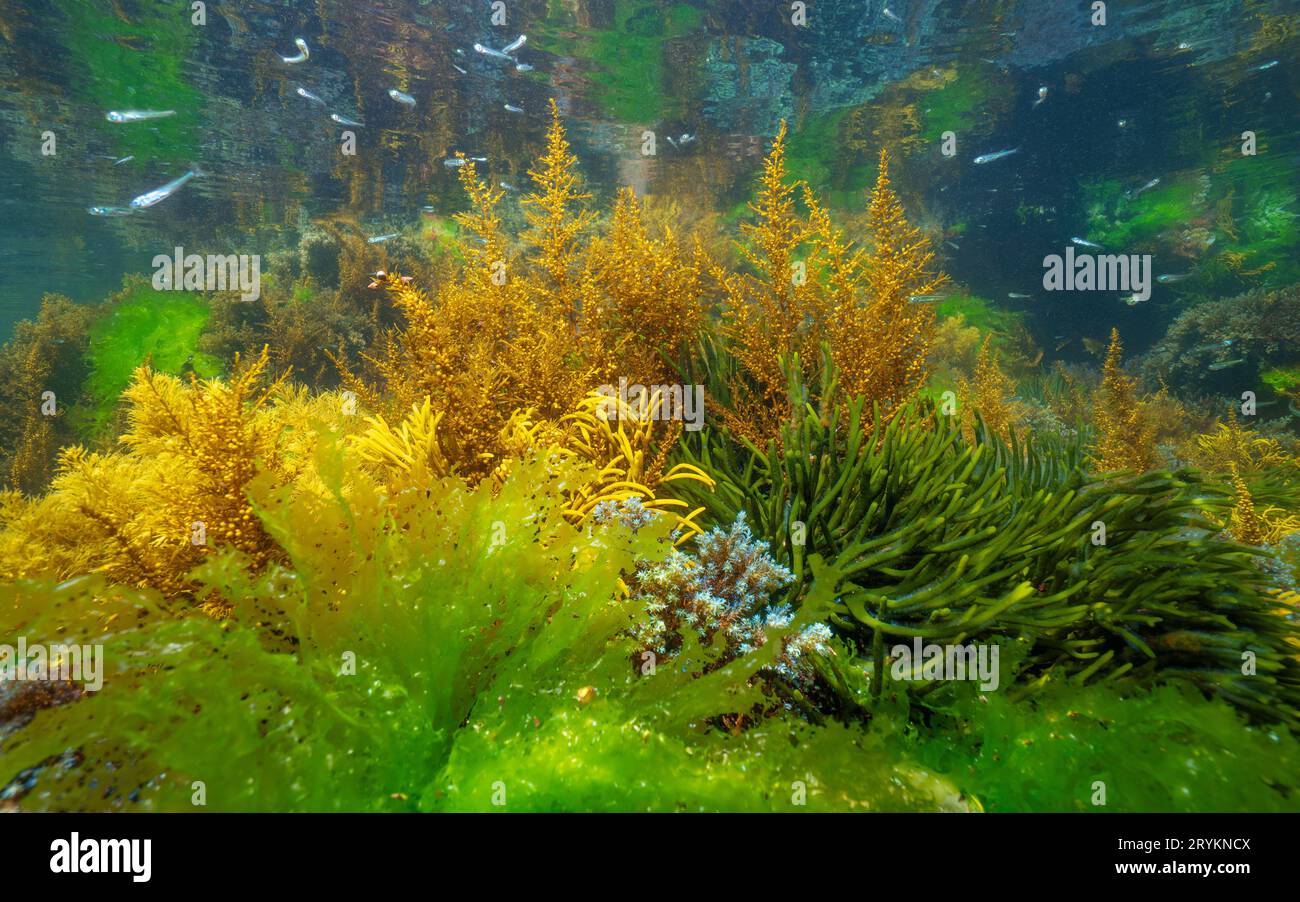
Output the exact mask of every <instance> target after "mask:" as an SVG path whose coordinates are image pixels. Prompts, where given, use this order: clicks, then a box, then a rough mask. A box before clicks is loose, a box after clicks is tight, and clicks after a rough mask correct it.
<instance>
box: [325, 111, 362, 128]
mask: <svg viewBox="0 0 1300 902" xmlns="http://www.w3.org/2000/svg"><path fill="white" fill-rule="evenodd" d="M330 118H331V119H333V120H334V121H335V122H337V123H338V124H339V125H351V126H355V127H357V128H363V127H364V126H365V123H364V122H358V121H357V120H355V119H349V118H348V117H347V116H340V115H339V114H338V113H330Z"/></svg>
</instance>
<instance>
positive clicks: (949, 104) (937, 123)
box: [919, 66, 992, 146]
mask: <svg viewBox="0 0 1300 902" xmlns="http://www.w3.org/2000/svg"><path fill="white" fill-rule="evenodd" d="M991 93H992V87H991V85H990V84H989V82H988V81H987V80H986V79H984V78H982V77H981V76H979V75H978V74H977V72H976V70H975V69H973V68H969V67H964V66H959V67H958V68H957V77H956V78H954V79H953V80H952V81H950V82H948V83H947V84H945V85H944V86H943V87H940V88H936V89H934V90H932V91H929V92H927V93H926V94H925V95H924V96H923V97H922V98H921V100H920V101H919V103H920V104H921V106H922V107H923V109H922V113H921V117H922V118H921V122H922V128H921V136H922V137H923V138H924V139H925V142H926V143H927V144H929V145H932V146H937V145H938V143H939V140H940V138H941V137H942V136H943V133H944V132H946V131H952V132H955V133H957V134H958V135H968V134H972V133H973V132H974V131H975V130H976V129H977V127H978V126H979V125H980V124H981V116H980V112H981V108H982V107H983V106H984V105H985V104H986V103H987V102H988V100H989V97H990V95H991Z"/></svg>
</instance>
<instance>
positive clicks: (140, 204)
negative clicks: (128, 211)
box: [131, 169, 199, 210]
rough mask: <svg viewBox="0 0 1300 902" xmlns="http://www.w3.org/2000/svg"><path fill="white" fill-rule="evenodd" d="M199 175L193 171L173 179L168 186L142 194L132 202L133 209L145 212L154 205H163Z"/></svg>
mask: <svg viewBox="0 0 1300 902" xmlns="http://www.w3.org/2000/svg"><path fill="white" fill-rule="evenodd" d="M198 174H199V172H198V170H196V169H191V170H190V171H189V172H187V173H185V174H184V175H182V176H181V177H180V178H176V179H172V180H171V181H170V182H168V183H167V184H165V185H163V186H162V187H160V188H155V189H153V190H152V191H146V192H145V193H144V194H141V195H140V196H139V197H137V198H135V199H134V200H132V201H131V208H132V209H133V210H143V209H145V208H147V207H152V206H153V205H154V204H157V203H162V202H163V201H165V200H166V199H167V198H169V197H171V196H172V195H173V194H175V193H176V192H177V191H179V190H180V189H181V186H182V185H184V184H185V183H186V182H188V181H189V180H190V179H192V178H194V177H195V176H196V175H198Z"/></svg>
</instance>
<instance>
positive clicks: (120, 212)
mask: <svg viewBox="0 0 1300 902" xmlns="http://www.w3.org/2000/svg"><path fill="white" fill-rule="evenodd" d="M86 212H87V213H89V214H90V215H91V216H130V215H131V214H132V213H134V212H135V210H132V209H131V208H130V207H87V208H86Z"/></svg>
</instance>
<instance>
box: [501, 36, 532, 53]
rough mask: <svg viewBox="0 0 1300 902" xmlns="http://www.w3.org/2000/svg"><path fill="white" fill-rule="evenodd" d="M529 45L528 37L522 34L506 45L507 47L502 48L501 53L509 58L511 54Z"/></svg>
mask: <svg viewBox="0 0 1300 902" xmlns="http://www.w3.org/2000/svg"><path fill="white" fill-rule="evenodd" d="M527 43H528V35H526V34H521V35H520V36H519V37H517V38H515V39H514V40H513V41H511V42H510V43H509V44H506V46H504V47H502V48H501V52H502V53H504V54H506V55H507V56H509V55H510V54H513V53H514V52H515V51H516V50H518V49H519V48H520V47H522V46H524V45H525V44H527Z"/></svg>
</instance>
